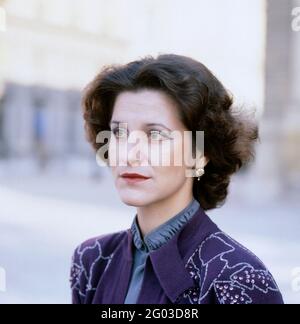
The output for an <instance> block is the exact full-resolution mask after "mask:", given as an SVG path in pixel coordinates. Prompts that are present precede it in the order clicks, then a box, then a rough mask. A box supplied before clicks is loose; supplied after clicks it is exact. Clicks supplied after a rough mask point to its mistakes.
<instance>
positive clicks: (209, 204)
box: [82, 54, 258, 210]
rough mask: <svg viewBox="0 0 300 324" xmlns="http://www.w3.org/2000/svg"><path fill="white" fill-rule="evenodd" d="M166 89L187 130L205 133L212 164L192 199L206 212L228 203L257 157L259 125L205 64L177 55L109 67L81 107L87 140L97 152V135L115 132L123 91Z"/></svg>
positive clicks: (88, 89) (89, 88) (89, 89)
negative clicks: (233, 180) (232, 186)
mask: <svg viewBox="0 0 300 324" xmlns="http://www.w3.org/2000/svg"><path fill="white" fill-rule="evenodd" d="M139 89H155V90H161V91H163V92H164V93H166V94H167V95H169V96H170V97H171V98H172V99H173V100H174V101H175V102H176V103H177V106H178V109H179V114H180V118H181V120H182V122H183V124H184V125H185V126H186V127H187V129H188V130H190V131H192V133H193V134H194V132H195V131H204V141H205V150H204V151H205V152H204V154H205V156H206V157H207V158H208V159H209V162H208V163H207V165H206V166H205V168H204V169H205V173H204V174H203V175H202V177H201V181H197V179H196V178H195V179H194V183H193V196H194V198H195V199H197V200H198V201H199V203H200V205H201V207H202V208H203V209H204V210H208V209H213V208H216V207H220V206H221V205H222V204H223V203H224V202H225V200H226V197H227V194H228V186H229V183H230V177H231V175H232V174H233V173H235V172H236V171H238V170H239V169H240V168H241V167H242V166H244V165H246V164H247V163H248V162H249V161H250V160H251V159H252V158H254V143H255V142H256V140H257V139H258V127H257V124H256V122H255V120H254V119H253V118H251V117H250V115H249V114H246V113H245V111H242V110H241V109H239V111H238V110H237V109H235V108H236V107H234V105H233V98H232V95H231V94H230V93H229V92H228V91H227V90H226V89H225V88H224V86H223V85H222V84H221V82H220V81H219V80H218V79H217V78H216V77H215V76H214V75H213V74H212V72H211V71H210V70H208V69H207V68H206V67H205V66H204V65H203V64H201V63H200V62H198V61H196V60H194V59H192V58H189V57H186V56H181V55H176V54H160V55H158V56H157V57H156V58H155V57H153V56H145V57H143V58H141V59H139V60H136V61H132V62H130V63H128V64H124V65H122V64H112V65H107V66H104V67H103V69H102V70H101V71H100V73H99V74H98V75H97V76H96V77H95V79H94V80H93V81H92V82H91V83H90V84H89V85H88V86H87V87H86V89H85V92H84V95H83V100H82V106H83V117H84V121H85V131H86V135H87V140H88V141H89V142H90V143H91V144H92V146H93V148H94V149H95V150H96V151H97V150H98V149H99V148H100V147H101V146H102V145H104V143H96V137H97V134H98V133H99V132H101V131H107V130H110V126H109V123H110V120H111V117H112V113H113V107H114V103H115V100H116V98H117V96H118V95H119V94H120V93H121V92H123V91H137V90H139Z"/></svg>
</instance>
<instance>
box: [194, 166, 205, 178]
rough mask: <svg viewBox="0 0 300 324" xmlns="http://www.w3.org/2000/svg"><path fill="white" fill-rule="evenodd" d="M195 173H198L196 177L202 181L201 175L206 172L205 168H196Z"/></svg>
mask: <svg viewBox="0 0 300 324" xmlns="http://www.w3.org/2000/svg"><path fill="white" fill-rule="evenodd" d="M195 173H196V177H198V179H197V180H198V181H200V177H201V176H202V175H203V174H204V169H203V168H199V169H196V171H195Z"/></svg>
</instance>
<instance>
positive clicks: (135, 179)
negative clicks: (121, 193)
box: [121, 174, 150, 184]
mask: <svg viewBox="0 0 300 324" xmlns="http://www.w3.org/2000/svg"><path fill="white" fill-rule="evenodd" d="M121 179H123V180H124V181H125V182H127V183H128V184H133V183H140V182H144V181H146V180H149V179H150V178H148V177H144V176H141V175H135V174H124V175H122V176H121Z"/></svg>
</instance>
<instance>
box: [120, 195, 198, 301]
mask: <svg viewBox="0 0 300 324" xmlns="http://www.w3.org/2000/svg"><path fill="white" fill-rule="evenodd" d="M199 206H200V204H199V202H198V201H197V200H196V199H195V198H193V199H192V201H191V202H190V203H189V204H188V206H187V207H185V208H184V209H183V210H182V211H180V212H179V213H178V214H176V215H175V216H174V217H172V218H171V219H169V220H168V221H167V222H165V223H164V224H162V225H160V226H159V227H157V228H156V229H154V230H153V231H151V232H150V233H148V234H147V235H146V236H145V237H144V239H142V236H141V232H140V229H139V225H138V221H137V215H135V218H134V221H133V223H132V226H131V232H132V235H133V242H134V247H135V248H134V252H133V253H134V256H133V269H132V273H131V279H130V283H129V288H128V291H127V295H126V298H125V301H124V304H136V302H137V298H138V296H139V293H140V289H141V286H142V282H143V276H144V268H145V264H146V259H147V257H148V255H149V253H150V252H151V251H153V250H156V249H158V248H160V247H161V246H162V245H163V244H165V243H166V242H167V241H169V240H170V239H171V238H172V237H173V236H174V235H175V234H176V233H177V232H178V231H179V230H180V229H181V228H182V227H183V226H184V225H185V224H186V223H187V222H188V221H189V220H190V219H191V218H192V217H193V215H194V214H195V212H196V211H197V210H198V208H199Z"/></svg>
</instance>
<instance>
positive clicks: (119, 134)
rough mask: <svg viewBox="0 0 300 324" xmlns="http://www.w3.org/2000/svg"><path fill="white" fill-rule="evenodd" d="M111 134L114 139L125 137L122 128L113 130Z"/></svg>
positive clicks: (125, 131)
mask: <svg viewBox="0 0 300 324" xmlns="http://www.w3.org/2000/svg"><path fill="white" fill-rule="evenodd" d="M113 134H114V135H115V137H116V138H126V137H127V130H126V129H123V128H115V129H114V130H113Z"/></svg>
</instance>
